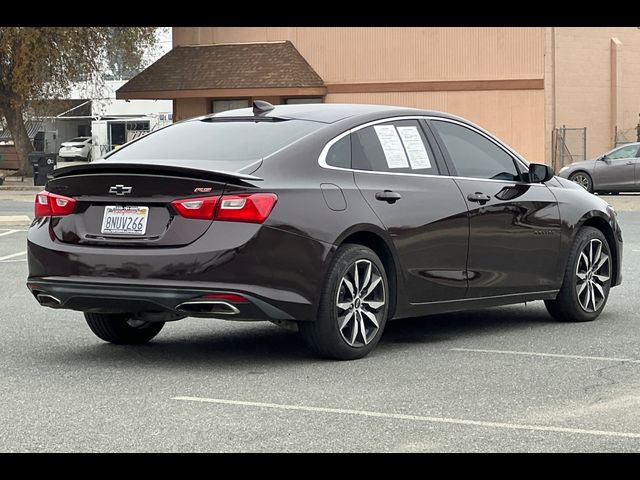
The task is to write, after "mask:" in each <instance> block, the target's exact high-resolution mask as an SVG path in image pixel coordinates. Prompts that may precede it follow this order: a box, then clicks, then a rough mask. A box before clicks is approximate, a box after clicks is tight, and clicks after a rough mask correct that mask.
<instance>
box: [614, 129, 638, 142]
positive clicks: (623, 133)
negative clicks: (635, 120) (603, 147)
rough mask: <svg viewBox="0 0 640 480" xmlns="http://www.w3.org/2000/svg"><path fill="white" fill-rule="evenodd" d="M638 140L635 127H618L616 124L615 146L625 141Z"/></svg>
mask: <svg viewBox="0 0 640 480" xmlns="http://www.w3.org/2000/svg"><path fill="white" fill-rule="evenodd" d="M637 141H638V131H637V130H636V127H633V128H626V129H623V128H620V127H618V126H616V135H615V146H616V147H619V146H620V145H624V144H626V143H634V142H637Z"/></svg>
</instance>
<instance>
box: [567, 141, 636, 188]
mask: <svg viewBox="0 0 640 480" xmlns="http://www.w3.org/2000/svg"><path fill="white" fill-rule="evenodd" d="M639 149H640V143H628V144H626V145H623V146H622V147H616V148H614V149H613V150H610V151H608V152H607V153H605V154H604V155H601V156H599V157H597V158H595V159H591V160H584V161H582V162H575V163H572V164H571V165H567V166H566V167H564V168H562V169H561V170H560V171H559V172H558V175H559V176H560V177H563V178H568V179H569V180H572V181H574V182H576V183H577V184H578V185H581V186H582V187H584V188H585V189H586V190H587V191H589V192H602V193H614V194H616V193H619V192H634V191H640V171H637V170H636V164H637V163H638V161H639V160H640V158H638V157H639V156H640V155H638V150H639Z"/></svg>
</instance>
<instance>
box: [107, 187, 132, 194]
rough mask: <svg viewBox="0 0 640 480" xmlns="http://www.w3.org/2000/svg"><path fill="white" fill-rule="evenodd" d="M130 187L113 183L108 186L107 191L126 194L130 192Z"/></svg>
mask: <svg viewBox="0 0 640 480" xmlns="http://www.w3.org/2000/svg"><path fill="white" fill-rule="evenodd" d="M131 188H132V187H125V186H124V185H114V186H113V187H111V188H109V193H115V194H116V195H127V194H129V193H131Z"/></svg>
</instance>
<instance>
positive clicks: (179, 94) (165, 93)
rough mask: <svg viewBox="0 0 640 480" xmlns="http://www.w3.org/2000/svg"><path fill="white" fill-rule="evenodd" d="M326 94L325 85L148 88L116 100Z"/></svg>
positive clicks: (120, 96) (118, 94) (121, 96)
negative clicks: (148, 89)
mask: <svg viewBox="0 0 640 480" xmlns="http://www.w3.org/2000/svg"><path fill="white" fill-rule="evenodd" d="M326 94H327V88H326V87H284V88H203V89H192V90H150V91H144V90H143V91H129V92H120V91H118V92H116V99H118V100H134V99H137V100H142V99H151V100H172V99H175V98H194V97H199V98H203V97H210V98H244V97H270V96H283V97H287V96H290V97H300V96H310V97H311V96H312V97H319V96H324V95H326Z"/></svg>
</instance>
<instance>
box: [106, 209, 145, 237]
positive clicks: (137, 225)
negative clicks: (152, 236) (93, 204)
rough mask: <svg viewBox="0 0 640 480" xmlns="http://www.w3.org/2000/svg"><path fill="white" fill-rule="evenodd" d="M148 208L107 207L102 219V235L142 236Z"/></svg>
mask: <svg viewBox="0 0 640 480" xmlns="http://www.w3.org/2000/svg"><path fill="white" fill-rule="evenodd" d="M148 217H149V207H130V206H127V207H122V206H118V205H107V206H106V207H104V217H102V230H101V231H102V233H111V234H114V233H115V234H125V235H144V234H145V232H146V231H147V218H148Z"/></svg>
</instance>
